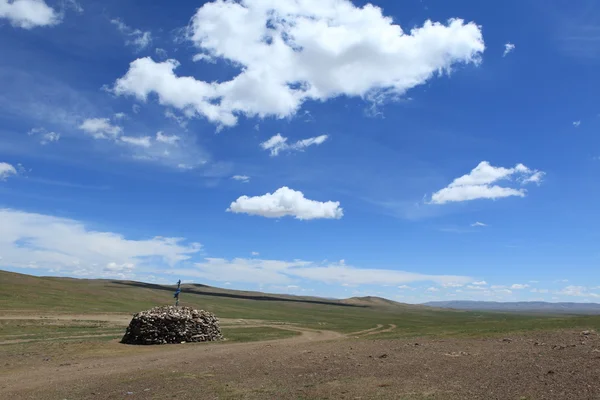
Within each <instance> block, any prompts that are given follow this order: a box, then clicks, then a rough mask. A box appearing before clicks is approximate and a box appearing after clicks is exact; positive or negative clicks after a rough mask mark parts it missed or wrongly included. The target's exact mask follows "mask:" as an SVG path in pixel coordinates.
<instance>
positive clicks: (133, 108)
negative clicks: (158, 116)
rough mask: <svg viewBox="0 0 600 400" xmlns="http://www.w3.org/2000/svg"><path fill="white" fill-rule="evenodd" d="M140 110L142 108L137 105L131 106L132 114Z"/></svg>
mask: <svg viewBox="0 0 600 400" xmlns="http://www.w3.org/2000/svg"><path fill="white" fill-rule="evenodd" d="M141 109H142V107H141V106H140V105H139V104H134V105H132V106H131V111H133V113H134V114H137V113H139V112H140V110H141Z"/></svg>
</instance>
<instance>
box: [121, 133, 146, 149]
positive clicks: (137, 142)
mask: <svg viewBox="0 0 600 400" xmlns="http://www.w3.org/2000/svg"><path fill="white" fill-rule="evenodd" d="M120 139H121V141H122V142H125V143H127V144H130V145H133V146H139V147H145V148H149V147H150V146H151V145H152V143H150V136H139V137H133V136H121V138H120Z"/></svg>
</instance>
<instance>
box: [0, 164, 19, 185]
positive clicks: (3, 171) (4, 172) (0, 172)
mask: <svg viewBox="0 0 600 400" xmlns="http://www.w3.org/2000/svg"><path fill="white" fill-rule="evenodd" d="M13 175H17V169H16V168H15V167H14V166H13V165H12V164H9V163H5V162H0V181H5V180H6V178H8V177H10V176H13Z"/></svg>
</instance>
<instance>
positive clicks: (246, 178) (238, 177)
mask: <svg viewBox="0 0 600 400" xmlns="http://www.w3.org/2000/svg"><path fill="white" fill-rule="evenodd" d="M231 179H233V180H236V181H240V182H243V183H248V182H250V177H249V176H246V175H234V176H232V177H231Z"/></svg>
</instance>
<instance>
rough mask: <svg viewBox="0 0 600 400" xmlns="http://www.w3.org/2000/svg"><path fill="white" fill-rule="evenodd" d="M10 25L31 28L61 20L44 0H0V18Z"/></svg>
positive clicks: (53, 23) (49, 24)
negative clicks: (6, 20)
mask: <svg viewBox="0 0 600 400" xmlns="http://www.w3.org/2000/svg"><path fill="white" fill-rule="evenodd" d="M2 18H4V19H8V21H9V22H10V24H11V25H12V26H15V27H18V28H24V29H31V28H35V27H39V26H52V25H56V24H58V23H60V22H61V19H60V15H59V14H58V13H57V12H56V11H55V10H54V9H53V8H52V7H50V6H48V4H46V2H45V1H44V0H0V19H2Z"/></svg>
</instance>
